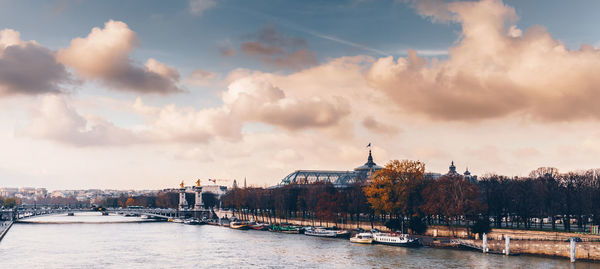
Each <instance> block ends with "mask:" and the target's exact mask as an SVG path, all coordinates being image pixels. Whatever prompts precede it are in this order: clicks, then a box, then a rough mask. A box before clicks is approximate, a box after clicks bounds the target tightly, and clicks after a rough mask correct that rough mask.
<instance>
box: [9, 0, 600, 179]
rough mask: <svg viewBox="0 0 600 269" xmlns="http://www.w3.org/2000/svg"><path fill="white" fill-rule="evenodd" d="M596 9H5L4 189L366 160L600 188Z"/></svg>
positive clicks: (436, 1) (413, 4) (70, 5)
mask: <svg viewBox="0 0 600 269" xmlns="http://www.w3.org/2000/svg"><path fill="white" fill-rule="evenodd" d="M599 9H600V2H598V1H592V0H578V1H570V2H569V3H568V4H567V3H565V2H563V1H533V0H532V1H516V0H510V1H508V0H507V1H501V0H481V1H443V0H419V1H410V0H400V1H399V0H389V1H385V0H384V1H369V0H346V1H296V2H293V1H283V2H277V1H262V0H257V1H239V0H237V1H236V0H190V1H126V2H122V1H69V0H57V1H44V2H34V1H12V0H9V1H2V3H0V107H1V108H2V111H3V113H0V147H1V148H2V151H1V152H0V187H25V186H31V187H44V188H48V189H49V190H56V189H137V190H140V189H163V188H171V187H176V186H177V184H179V182H181V180H185V181H186V182H187V184H190V185H191V184H193V181H195V180H196V179H202V180H206V179H208V178H222V179H229V180H231V181H232V180H233V179H237V180H238V183H239V182H241V180H242V179H244V178H245V179H247V182H248V185H254V186H272V185H275V184H277V183H279V182H280V181H281V179H283V178H284V177H285V176H287V175H289V174H290V173H292V172H293V171H295V170H303V169H314V170H325V169H328V170H340V171H345V170H351V169H353V168H354V167H356V166H358V165H361V164H363V163H364V161H365V158H366V156H367V152H368V149H367V148H366V145H367V144H369V143H372V147H371V149H372V151H373V157H374V159H375V161H376V162H377V164H378V165H381V166H385V164H386V163H387V162H388V161H389V160H394V159H412V160H420V161H422V162H424V163H425V165H426V170H427V171H428V172H438V173H445V172H446V171H447V170H448V165H449V164H450V162H451V161H454V163H455V164H456V167H457V170H458V172H460V173H463V172H464V171H465V169H466V168H467V167H468V168H469V171H470V172H472V173H473V174H476V175H478V176H480V177H481V176H483V175H485V174H486V173H498V174H502V175H507V176H524V175H527V174H528V173H529V171H531V170H534V169H536V168H537V167H540V166H552V167H557V168H558V169H559V170H560V171H562V172H566V171H570V170H579V169H588V168H598V167H600V164H599V162H598V160H597V156H598V154H600V131H599V130H600V128H599V127H600V124H599V120H600V108H599V107H598V106H597V104H596V103H597V101H596V100H598V99H599V98H600V86H598V85H600V76H598V75H597V74H596V73H597V71H596V70H600V28H598V27H597V25H599V24H600V18H598V16H597V14H596V13H597V10H599ZM231 183H232V182H228V183H224V184H225V185H229V186H230V185H231ZM187 184H186V185H187Z"/></svg>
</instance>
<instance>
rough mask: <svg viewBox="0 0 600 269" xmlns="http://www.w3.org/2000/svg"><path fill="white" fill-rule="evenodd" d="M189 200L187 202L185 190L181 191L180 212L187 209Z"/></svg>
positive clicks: (181, 189)
mask: <svg viewBox="0 0 600 269" xmlns="http://www.w3.org/2000/svg"><path fill="white" fill-rule="evenodd" d="M187 205H188V204H187V200H185V188H180V189H179V210H183V209H185V208H187Z"/></svg>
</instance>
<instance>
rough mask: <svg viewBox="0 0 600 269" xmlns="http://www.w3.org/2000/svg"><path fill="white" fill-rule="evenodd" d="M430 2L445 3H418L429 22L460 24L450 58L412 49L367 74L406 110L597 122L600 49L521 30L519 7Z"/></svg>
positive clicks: (495, 0)
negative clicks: (421, 54) (571, 46)
mask: <svg viewBox="0 0 600 269" xmlns="http://www.w3.org/2000/svg"><path fill="white" fill-rule="evenodd" d="M433 2H440V1H425V2H422V3H421V2H415V3H417V4H416V7H417V8H420V10H419V11H420V12H421V13H422V14H424V15H426V16H431V17H432V18H434V19H435V20H440V21H443V20H451V21H453V22H457V23H460V24H461V25H462V35H461V39H460V40H459V43H458V44H457V45H456V46H455V47H453V48H451V49H450V50H449V58H448V60H437V59H433V60H428V59H425V58H421V57H419V56H418V55H417V53H416V52H414V51H409V55H408V57H406V58H399V59H397V60H396V61H395V60H394V59H393V58H392V57H385V58H380V59H379V60H377V61H376V62H375V64H373V66H372V67H371V69H370V70H369V72H368V79H369V82H370V84H371V85H372V86H373V87H375V88H377V89H378V90H380V91H382V92H384V93H385V94H387V95H388V96H389V97H390V98H391V99H392V100H394V101H395V102H396V103H397V104H398V105H400V106H401V107H402V108H403V109H404V110H406V111H409V112H417V113H420V114H424V115H426V116H428V117H430V118H433V119H442V120H458V121H462V120H467V121H468V120H483V119H491V118H499V117H504V116H508V115H514V114H518V115H524V116H527V117H533V118H536V119H541V120H544V121H566V120H577V119H585V118H593V119H600V107H599V106H597V105H596V102H595V100H597V99H598V98H600V87H599V86H598V85H600V76H598V75H597V70H600V50H598V49H595V48H593V47H592V46H589V45H584V46H582V47H581V48H580V49H579V50H569V49H568V48H566V47H565V45H564V44H563V43H561V42H560V41H558V40H556V39H554V38H552V36H550V34H549V33H548V32H547V31H546V30H545V29H544V28H542V27H540V26H534V27H531V28H530V29H527V30H526V31H524V32H523V31H522V30H520V29H518V28H517V27H516V26H514V25H513V23H514V22H515V21H516V20H517V16H516V13H515V11H514V9H513V8H512V7H509V6H506V5H504V4H503V3H502V1H499V0H482V1H479V2H451V3H445V2H440V3H443V5H442V7H444V8H445V9H444V10H440V9H439V7H440V6H436V8H435V9H432V8H433V6H431V5H429V4H430V3H433ZM419 3H421V4H419ZM423 3H424V4H423Z"/></svg>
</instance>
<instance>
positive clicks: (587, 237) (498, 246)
mask: <svg viewBox="0 0 600 269" xmlns="http://www.w3.org/2000/svg"><path fill="white" fill-rule="evenodd" d="M226 214H227V216H228V217H231V216H232V214H231V212H230V211H222V212H218V213H217V215H219V216H220V217H223V216H225V215H226ZM271 220H272V221H273V222H276V223H284V222H285V223H290V224H295V225H302V226H312V225H314V226H325V227H331V226H337V227H339V228H341V229H356V228H362V229H365V230H370V229H371V228H376V229H379V230H382V231H385V230H388V229H387V228H386V227H385V226H383V225H381V224H373V226H371V223H370V222H360V223H358V224H357V223H356V222H354V223H346V224H340V223H332V222H321V221H314V223H313V221H312V220H298V219H279V218H271ZM256 221H263V220H262V218H259V219H257V220H256ZM265 221H268V220H267V219H265ZM507 236H508V237H510V253H511V254H525V255H538V256H550V257H565V258H570V242H565V240H568V239H569V238H572V237H579V238H581V239H582V241H583V242H578V243H576V247H575V258H576V259H578V260H579V259H583V260H588V261H597V262H598V261H600V235H591V234H578V233H566V232H550V231H529V230H513V229H492V230H491V232H490V233H488V241H487V242H488V249H489V250H490V252H495V253H502V252H503V250H504V248H505V238H506V237H507ZM420 237H421V240H423V241H424V243H426V245H428V246H431V247H443V248H447V247H451V248H455V247H456V248H457V247H459V245H457V244H455V243H452V240H450V239H453V238H460V239H464V240H463V241H466V242H468V243H471V244H475V245H478V246H481V245H482V240H480V239H479V237H478V236H477V235H474V234H472V233H469V232H468V231H467V229H466V228H464V227H455V228H452V229H450V228H449V227H447V226H429V227H428V228H427V231H426V232H425V235H424V236H420Z"/></svg>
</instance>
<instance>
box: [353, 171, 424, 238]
mask: <svg viewBox="0 0 600 269" xmlns="http://www.w3.org/2000/svg"><path fill="white" fill-rule="evenodd" d="M424 174H425V164H424V163H422V162H419V161H411V160H402V161H398V160H393V161H390V162H389V163H388V164H387V165H386V166H385V168H383V169H381V170H379V171H377V172H376V173H375V175H374V177H373V181H372V183H371V184H370V185H368V186H366V187H365V188H364V191H365V194H366V196H367V201H368V202H369V204H370V205H371V207H372V208H373V210H374V211H375V212H377V213H379V214H384V215H385V214H389V215H390V217H391V218H394V219H396V220H398V219H399V220H400V222H399V224H400V226H401V227H405V225H404V219H405V218H406V217H408V218H413V217H415V218H420V216H419V211H420V204H421V202H422V197H421V189H422V188H423V175H424ZM395 222H397V221H395ZM395 228H399V227H395Z"/></svg>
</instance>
